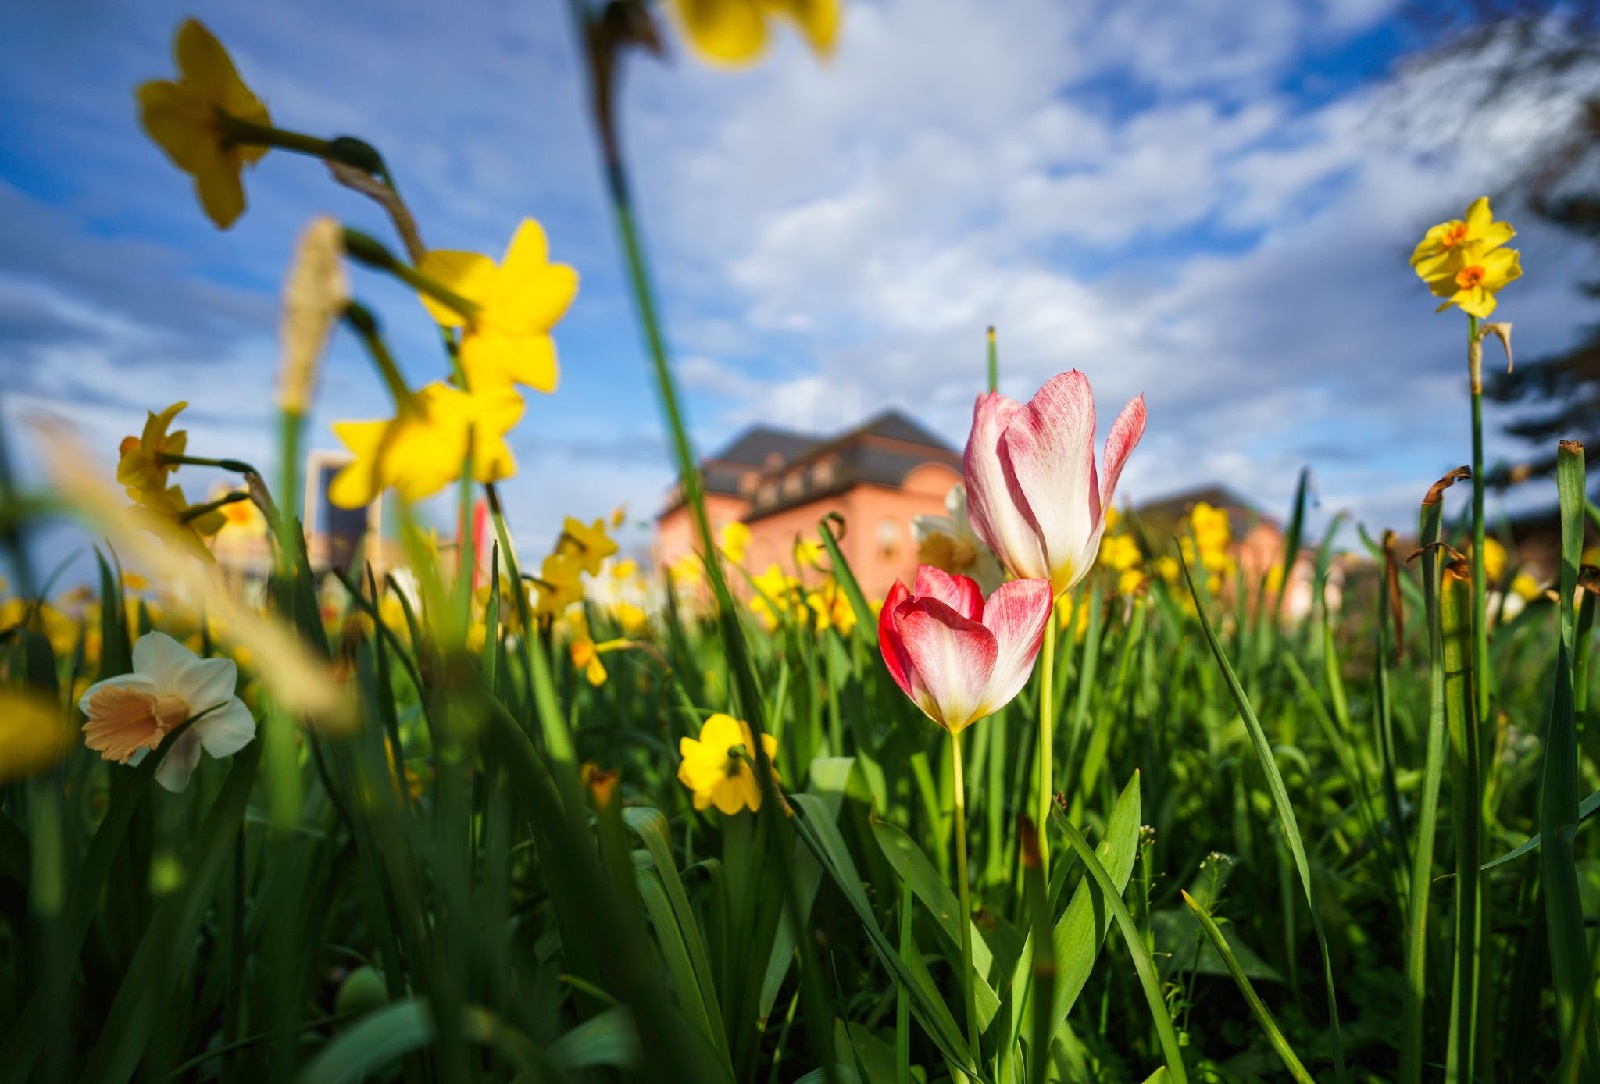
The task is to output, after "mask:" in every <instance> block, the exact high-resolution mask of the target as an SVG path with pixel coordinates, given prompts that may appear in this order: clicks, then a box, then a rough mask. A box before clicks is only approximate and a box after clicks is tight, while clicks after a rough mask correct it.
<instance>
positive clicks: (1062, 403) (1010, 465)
mask: <svg viewBox="0 0 1600 1084" xmlns="http://www.w3.org/2000/svg"><path fill="white" fill-rule="evenodd" d="M1094 422H1095V418H1094V392H1093V391H1092V390H1091V389H1090V387H1089V379H1088V377H1086V376H1084V375H1083V374H1082V373H1080V372H1078V371H1077V370H1076V369H1073V370H1072V371H1071V372H1066V373H1061V374H1060V375H1058V376H1053V377H1051V378H1050V379H1049V380H1048V381H1046V382H1045V385H1044V387H1042V388H1040V389H1039V391H1038V392H1037V393H1036V394H1035V395H1034V397H1033V398H1032V399H1031V400H1030V401H1029V402H1028V404H1027V406H1025V407H1023V408H1022V409H1021V410H1019V411H1018V412H1017V414H1016V416H1015V417H1013V418H1012V419H1011V422H1010V424H1008V425H1007V426H1006V428H1005V432H1004V433H1003V434H1002V435H1001V437H1000V459H1001V463H1002V464H1003V466H1004V467H1005V468H1006V471H1005V473H1006V480H1007V482H1008V483H1009V485H1010V489H1011V499H1012V501H1013V502H1014V503H1015V504H1016V505H1017V506H1018V507H1019V508H1020V509H1022V510H1023V511H1024V513H1025V514H1026V515H1027V516H1028V518H1029V520H1030V521H1031V522H1032V523H1033V524H1034V525H1035V527H1036V529H1037V532H1038V537H1039V538H1040V540H1041V541H1042V542H1043V548H1044V555H1045V558H1046V560H1047V561H1048V566H1047V569H1038V570H1029V571H1028V574H1027V575H1023V574H1022V573H1020V572H1018V570H1017V569H1012V571H1013V572H1018V578H1020V579H1035V578H1039V577H1042V576H1045V575H1048V576H1049V577H1050V581H1051V584H1052V585H1053V586H1054V587H1055V589H1056V591H1057V592H1058V593H1059V592H1061V591H1065V590H1067V589H1068V588H1069V587H1071V586H1072V585H1073V584H1075V583H1077V582H1078V580H1080V579H1082V578H1083V574H1084V573H1085V572H1087V571H1088V569H1089V565H1090V564H1091V563H1092V562H1093V560H1094V555H1093V553H1088V554H1086V553H1085V550H1086V549H1087V548H1088V545H1089V541H1090V539H1091V538H1092V537H1094V535H1095V530H1096V528H1097V527H1098V526H1099V525H1100V522H1101V512H1100V488H1099V485H1098V483H1097V480H1096V470H1095V463H1094ZM997 552H998V551H997Z"/></svg>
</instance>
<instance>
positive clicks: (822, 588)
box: [749, 547, 856, 636]
mask: <svg viewBox="0 0 1600 1084" xmlns="http://www.w3.org/2000/svg"><path fill="white" fill-rule="evenodd" d="M818 548H819V549H820V547H818ZM751 582H752V583H753V584H754V585H755V589H756V590H755V593H754V594H753V595H751V597H750V603H749V606H750V611H751V612H752V613H754V614H755V615H756V617H757V618H758V619H759V620H760V621H761V625H762V627H763V628H765V629H766V630H767V631H768V632H772V631H773V630H774V629H776V628H777V627H778V626H779V625H780V624H781V623H783V621H784V620H785V619H788V620H791V621H795V622H797V623H805V624H806V625H808V626H809V627H811V628H813V629H815V630H816V631H818V632H822V631H824V630H827V629H838V630H839V633H840V635H842V636H848V635H850V633H851V632H853V631H854V630H855V627H856V612H855V608H854V607H852V606H851V605H850V599H849V598H848V597H847V596H846V595H845V593H844V590H843V588H841V587H840V586H839V584H838V581H836V580H835V579H834V578H833V577H832V576H829V577H827V578H826V579H824V580H822V582H821V583H819V584H817V586H815V587H807V586H806V585H805V584H804V583H803V582H802V581H801V580H799V579H798V578H797V577H794V576H791V575H789V574H788V573H786V572H784V571H783V569H781V568H779V567H778V566H777V565H768V566H767V570H766V571H765V572H763V573H761V575H759V576H756V577H755V578H754V579H753V580H752V581H751Z"/></svg>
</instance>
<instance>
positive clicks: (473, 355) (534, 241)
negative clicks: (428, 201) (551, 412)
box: [417, 218, 578, 392]
mask: <svg viewBox="0 0 1600 1084" xmlns="http://www.w3.org/2000/svg"><path fill="white" fill-rule="evenodd" d="M417 271H418V272H419V273H421V274H422V275H423V276H424V277H426V278H430V279H433V280H434V281H435V282H438V283H440V284H442V285H443V286H445V287H447V288H448V289H450V290H451V291H453V292H454V293H456V294H458V295H460V296H461V297H462V298H464V299H465V300H466V301H468V302H471V303H472V304H473V305H474V306H476V311H474V312H457V311H456V310H455V309H453V308H451V307H450V306H448V305H446V304H444V303H443V302H441V301H439V300H438V299H436V298H433V297H429V296H428V295H427V294H422V295H421V297H422V303H423V305H425V306H427V309H428V312H429V313H430V314H431V315H432V316H433V318H434V319H435V320H437V321H439V323H441V324H443V325H444V326H445V327H451V328H462V329H464V330H463V334H462V337H461V365H462V367H463V368H464V369H465V370H466V373H467V382H468V383H469V384H470V385H471V387H472V389H473V390H474V391H478V390H481V389H487V388H504V387H509V386H510V385H512V384H526V385H527V386H528V387H530V388H535V389H537V390H538V391H542V392H553V391H555V390H556V383H557V380H558V378H559V375H560V374H559V370H558V369H557V366H556V344H555V340H554V339H552V338H551V337H550V329H551V328H553V327H555V326H556V323H557V322H558V321H560V319H561V317H562V316H563V315H565V313H566V311H567V308H568V306H570V305H571V304H572V299H573V298H574V297H575V296H576V295H577V293H578V273H577V272H576V271H574V270H573V269H572V268H570V267H568V266H567V265H565V264H559V263H551V262H550V259H549V245H548V243H547V242H546V241H545V236H544V228H543V227H542V226H540V225H539V223H537V222H535V221H534V220H533V219H531V218H525V219H523V220H522V225H521V226H519V227H517V233H516V236H515V237H513V238H512V239H511V245H510V247H508V248H507V249H506V255H505V258H504V259H503V260H501V261H500V263H499V264H496V263H495V262H494V261H493V260H491V259H489V257H487V256H482V255H479V254H478V253H476V252H452V251H447V250H443V249H437V250H435V251H433V252H430V253H428V254H427V256H425V257H423V260H422V263H421V264H419V265H418V267H417Z"/></svg>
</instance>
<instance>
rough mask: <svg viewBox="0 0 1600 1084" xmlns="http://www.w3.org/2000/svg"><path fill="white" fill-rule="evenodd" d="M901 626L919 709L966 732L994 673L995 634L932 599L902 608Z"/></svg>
mask: <svg viewBox="0 0 1600 1084" xmlns="http://www.w3.org/2000/svg"><path fill="white" fill-rule="evenodd" d="M899 623H900V632H901V635H902V636H903V637H904V640H905V650H906V654H907V655H908V656H909V657H910V659H911V666H912V673H913V674H914V675H915V678H916V682H915V689H916V692H915V694H914V699H915V700H916V702H917V707H919V708H921V709H922V710H923V712H924V713H926V714H927V716H928V718H930V719H932V720H933V721H934V722H936V723H938V724H939V725H940V726H942V727H944V728H945V729H946V730H949V731H951V732H952V733H953V732H956V731H959V730H962V729H964V728H965V727H966V726H967V725H968V724H969V723H971V722H972V721H973V720H974V719H975V718H977V717H978V715H979V709H980V708H981V707H982V704H983V694H984V690H985V689H986V688H987V687H988V684H989V677H990V675H991V674H993V673H994V664H995V657H996V655H997V654H998V651H999V648H998V645H997V644H996V643H995V637H994V633H992V632H990V631H989V630H988V629H987V628H985V627H984V626H983V625H981V624H979V623H978V622H976V621H972V620H969V619H968V618H965V617H963V616H961V615H960V614H959V613H957V612H956V611H955V610H954V609H952V608H951V607H950V606H947V605H945V604H944V603H943V602H940V601H939V600H938V599H931V598H918V599H912V600H911V601H910V602H909V603H907V604H905V605H904V606H902V607H901V612H900V618H899Z"/></svg>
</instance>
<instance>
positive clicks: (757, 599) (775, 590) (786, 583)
mask: <svg viewBox="0 0 1600 1084" xmlns="http://www.w3.org/2000/svg"><path fill="white" fill-rule="evenodd" d="M753 582H754V584H755V587H756V594H755V595H753V596H751V599H750V610H751V612H753V613H755V614H756V615H757V616H758V617H760V618H761V624H762V625H763V626H765V628H766V630H767V631H768V632H771V631H772V630H773V629H775V628H777V627H778V618H779V616H780V615H782V614H787V613H788V612H789V610H790V609H791V608H792V607H794V606H796V605H797V601H796V596H797V595H798V594H799V593H800V589H801V584H800V581H799V580H797V579H795V578H794V577H793V576H790V575H788V574H787V573H785V572H784V571H783V569H781V568H779V567H778V566H777V565H768V566H767V570H766V571H765V572H763V573H762V574H761V575H759V576H757V577H755V579H754V581H753Z"/></svg>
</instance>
